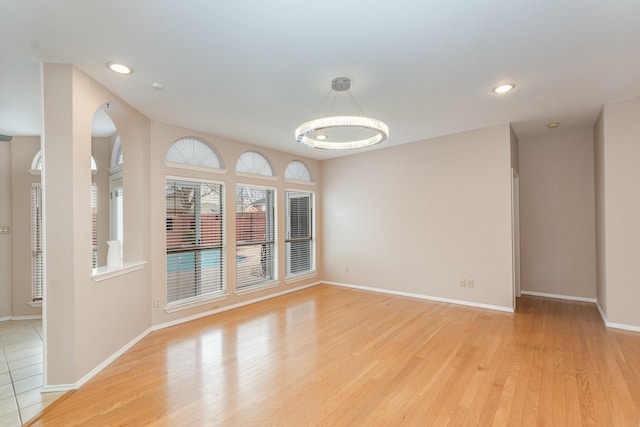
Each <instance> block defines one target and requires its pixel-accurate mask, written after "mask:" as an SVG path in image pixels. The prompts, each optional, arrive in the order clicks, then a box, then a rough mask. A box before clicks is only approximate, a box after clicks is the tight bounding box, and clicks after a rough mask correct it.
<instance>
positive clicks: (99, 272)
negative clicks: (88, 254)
mask: <svg viewBox="0 0 640 427" xmlns="http://www.w3.org/2000/svg"><path fill="white" fill-rule="evenodd" d="M146 263H147V261H134V262H126V263H124V265H123V266H122V267H118V268H109V267H98V268H94V269H93V273H92V274H91V278H92V279H93V281H94V282H102V281H103V280H107V279H111V278H113V277H117V276H122V275H123V274H127V273H131V272H132V271H136V270H141V269H142V268H143V267H144V265H145V264H146Z"/></svg>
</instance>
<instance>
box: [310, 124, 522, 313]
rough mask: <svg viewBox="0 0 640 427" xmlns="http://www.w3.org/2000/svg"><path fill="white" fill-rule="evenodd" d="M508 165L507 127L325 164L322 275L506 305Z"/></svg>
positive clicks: (509, 291) (509, 289) (509, 300)
mask: <svg viewBox="0 0 640 427" xmlns="http://www.w3.org/2000/svg"><path fill="white" fill-rule="evenodd" d="M511 163H512V158H511V131H510V127H509V126H508V125H500V126H494V127H490V128H486V129H480V130H474V131H470V132H464V133H460V134H456V135H449V136H445V137H440V138H434V139H430V140H425V141H421V142H416V143H413V144H407V145H400V146H395V147H390V148H387V149H381V150H374V151H369V152H364V153H360V154H354V155H351V156H347V157H341V158H337V159H333V160H327V161H323V162H322V177H323V178H322V188H323V194H324V203H323V204H322V206H321V209H322V212H323V218H324V222H323V230H324V233H323V236H322V237H323V241H324V257H323V259H324V272H325V274H324V279H326V280H327V281H333V282H339V283H346V284H353V285H360V286H368V287H375V288H380V289H386V290H391V291H400V292H409V293H415V294H420V295H425V296H435V297H441V298H449V299H455V300H463V301H469V302H474V303H481V304H488V305H493V306H499V307H507V308H511V307H512V306H513V283H512V256H511V250H512V246H511V244H512V242H511V234H512V233H511ZM460 278H466V279H473V280H474V284H475V286H474V288H467V287H460V286H459V285H458V281H459V279H460Z"/></svg>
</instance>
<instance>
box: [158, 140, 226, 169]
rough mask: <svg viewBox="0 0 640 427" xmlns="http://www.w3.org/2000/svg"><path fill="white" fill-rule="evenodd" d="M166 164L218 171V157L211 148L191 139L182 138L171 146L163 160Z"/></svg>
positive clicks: (219, 164)
mask: <svg viewBox="0 0 640 427" xmlns="http://www.w3.org/2000/svg"><path fill="white" fill-rule="evenodd" d="M164 160H165V161H166V162H167V163H175V164H184V165H192V166H200V167H205V168H213V169H220V167H221V163H220V159H219V158H218V155H217V154H216V152H215V151H213V149H212V148H211V147H209V146H208V145H207V144H205V143H204V142H202V141H199V140H197V139H193V138H182V139H179V140H177V141H176V142H174V143H173V144H171V147H169V150H168V151H167V155H166V156H165V159H164Z"/></svg>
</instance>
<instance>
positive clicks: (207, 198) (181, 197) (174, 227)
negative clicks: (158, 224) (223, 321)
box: [165, 178, 225, 305]
mask: <svg viewBox="0 0 640 427" xmlns="http://www.w3.org/2000/svg"><path fill="white" fill-rule="evenodd" d="M165 188H166V235H167V303H168V304H169V305H171V304H176V303H186V302H191V301H194V300H199V299H203V298H205V297H211V296H215V295H219V294H222V293H224V291H225V285H224V239H223V230H224V215H223V212H224V209H223V205H222V202H223V200H224V195H223V186H222V185H221V184H215V183H212V182H198V181H191V180H180V179H172V178H167V180H166V185H165Z"/></svg>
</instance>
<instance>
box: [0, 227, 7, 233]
mask: <svg viewBox="0 0 640 427" xmlns="http://www.w3.org/2000/svg"><path fill="white" fill-rule="evenodd" d="M0 234H9V226H8V225H0Z"/></svg>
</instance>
